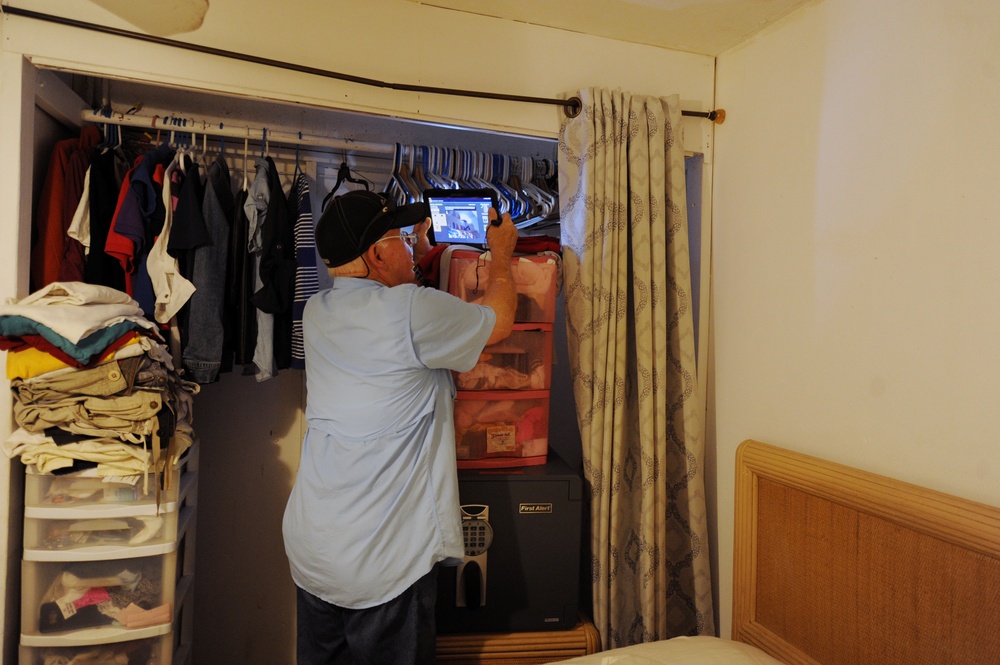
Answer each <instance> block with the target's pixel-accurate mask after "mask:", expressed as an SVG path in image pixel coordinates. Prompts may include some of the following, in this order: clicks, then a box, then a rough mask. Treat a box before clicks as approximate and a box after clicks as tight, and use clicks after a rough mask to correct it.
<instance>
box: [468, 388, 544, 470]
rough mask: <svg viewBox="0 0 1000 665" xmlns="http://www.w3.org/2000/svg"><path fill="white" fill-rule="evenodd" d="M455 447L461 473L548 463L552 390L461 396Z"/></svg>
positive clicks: (491, 392)
mask: <svg viewBox="0 0 1000 665" xmlns="http://www.w3.org/2000/svg"><path fill="white" fill-rule="evenodd" d="M455 444H456V446H457V451H456V452H457V455H456V456H457V458H458V468H460V469H476V468H503V467H513V466H532V465H537V464H545V461H546V457H547V455H548V449H549V391H548V390H525V391H496V392H493V391H482V392H475V391H473V392H459V393H458V394H457V395H456V396H455Z"/></svg>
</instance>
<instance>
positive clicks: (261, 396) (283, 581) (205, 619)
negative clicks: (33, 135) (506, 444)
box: [39, 73, 580, 665]
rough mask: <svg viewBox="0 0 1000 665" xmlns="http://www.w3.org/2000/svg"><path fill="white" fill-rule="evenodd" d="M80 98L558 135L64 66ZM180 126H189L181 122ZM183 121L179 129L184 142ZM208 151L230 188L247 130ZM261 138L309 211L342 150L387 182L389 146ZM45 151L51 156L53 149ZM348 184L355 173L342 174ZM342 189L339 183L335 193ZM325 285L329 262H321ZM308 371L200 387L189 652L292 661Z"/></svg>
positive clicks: (500, 143)
mask: <svg viewBox="0 0 1000 665" xmlns="http://www.w3.org/2000/svg"><path fill="white" fill-rule="evenodd" d="M59 76H60V78H62V79H63V80H64V81H65V82H66V83H67V84H68V85H69V86H70V87H71V88H72V89H73V90H74V91H76V92H77V94H78V95H79V96H80V97H81V99H83V100H84V101H85V102H86V104H87V106H90V107H95V106H98V105H100V104H104V103H109V104H110V105H111V108H112V110H113V112H114V113H116V114H117V113H125V112H127V111H128V110H130V109H132V108H133V107H137V108H138V109H139V111H138V112H139V113H141V114H142V115H143V116H161V117H165V116H172V117H184V118H194V119H197V121H198V122H196V123H195V124H194V125H192V126H193V127H194V131H195V135H196V139H195V140H196V141H197V144H196V145H197V148H196V149H197V150H200V149H201V146H202V140H203V139H202V138H201V136H200V135H198V128H200V127H202V125H201V124H199V123H200V122H201V121H205V122H206V124H207V125H214V126H218V123H223V124H224V125H226V126H233V125H237V126H252V127H267V128H269V129H271V130H274V131H279V132H283V133H292V134H295V133H297V132H302V133H303V134H308V135H322V136H329V137H331V138H335V139H346V140H355V141H360V142H368V143H378V144H385V145H388V146H391V145H393V144H394V143H400V144H403V145H414V146H437V147H455V148H463V149H470V150H476V151H482V152H488V153H496V154H504V155H512V156H522V157H534V158H547V159H550V160H552V161H553V163H554V162H555V161H556V157H557V156H556V150H557V145H556V141H554V140H552V139H548V138H533V137H523V136H513V135H504V134H498V133H491V132H485V131H480V130H468V129H462V128H454V127H442V126H434V125H427V124H421V123H416V122H412V121H408V120H402V119H396V118H386V117H377V116H368V115H362V114H357V113H348V112H340V111H335V110H331V109H321V108H313V107H309V106H305V105H293V104H284V103H277V102H269V101H265V100H259V99H246V98H235V97H228V96H224V95H215V94H207V93H202V92H196V91H191V90H184V89H176V88H166V87H160V86H152V85H148V84H141V83H136V82H131V81H118V80H103V79H95V78H90V77H83V76H80V75H73V74H66V73H60V74H59ZM187 129H190V127H189V128H187ZM184 130H185V128H183V127H179V128H178V129H177V130H176V132H175V137H174V141H175V142H183V141H184V140H185V139H184V137H183V134H181V133H180V132H183V131H184ZM128 132H129V133H131V134H132V135H135V133H137V132H138V133H142V132H145V133H146V134H147V135H148V138H149V140H151V141H153V142H155V141H157V140H159V141H168V140H169V136H168V135H167V134H168V132H166V131H165V130H159V136H157V130H156V129H153V128H150V129H148V130H143V129H138V128H133V129H129V130H128ZM261 138H262V137H260V136H248V137H247V143H248V152H247V156H246V159H247V161H246V164H247V166H246V168H247V169H249V171H250V173H249V176H248V177H249V179H251V180H252V178H253V169H254V159H255V158H258V157H260V156H261ZM206 145H207V149H208V157H209V159H213V158H214V157H215V156H216V155H217V154H219V151H220V150H223V149H224V154H225V155H226V157H227V162H228V165H229V166H230V169H231V173H232V176H233V185H234V189H235V188H236V187H239V186H240V184H241V183H242V180H243V173H244V142H243V141H242V140H237V139H231V138H226V139H224V141H223V140H220V139H219V138H215V137H212V136H208V137H207V143H206ZM266 152H267V154H268V155H270V156H271V157H272V158H273V159H274V161H275V163H276V164H277V166H278V169H279V171H280V173H281V175H282V182H283V184H284V185H285V188H286V191H287V188H288V186H289V185H290V183H291V178H292V174H293V172H294V169H295V163H296V158H298V160H299V163H300V165H301V167H302V170H303V171H304V172H305V173H306V175H307V176H309V177H310V181H311V182H310V185H311V199H312V204H313V205H312V208H313V215H314V221H315V220H316V219H318V216H319V211H320V207H321V203H322V199H323V197H324V196H325V195H326V194H327V193H328V192H329V191H330V189H331V188H332V187H333V186H334V184H335V182H336V180H337V171H338V168H339V166H340V164H341V162H342V161H347V163H348V165H349V167H350V169H351V171H352V173H353V174H355V175H356V176H362V177H364V178H366V179H368V180H370V181H371V182H372V183H373V189H374V190H375V191H383V190H384V189H385V186H386V183H387V182H388V179H389V176H390V174H391V171H392V163H393V160H392V155H391V153H384V152H382V153H380V154H366V153H363V152H357V151H351V150H341V149H325V148H319V147H302V148H300V149H299V151H298V154H296V146H295V145H293V144H289V143H284V142H281V143H278V142H274V141H270V142H268V144H267V147H266ZM39 158H41V159H43V160H45V161H47V155H45V156H44V157H42V156H39ZM349 186H350V187H351V188H355V187H357V185H349ZM343 191H347V187H345V186H342V187H341V188H340V189H339V190H338V193H342V192H343ZM531 232H538V233H546V234H548V235H553V236H556V237H558V225H557V224H556V225H549V226H546V227H544V228H539V229H535V230H532V229H526V230H524V231H522V233H531ZM320 277H321V282H320V286H321V287H322V286H324V283H323V281H322V279H323V278H325V274H323V272H322V271H321V274H320ZM561 320H562V309H561V302H560V310H559V312H558V313H557V329H556V331H555V334H554V338H555V340H556V353H555V358H554V376H553V386H552V388H553V390H552V402H553V404H552V417H553V422H554V423H556V424H557V426H556V427H553V428H552V435H551V436H550V446H551V447H552V448H553V449H555V450H556V452H557V453H559V454H560V455H561V456H563V457H564V459H566V460H567V461H568V462H569V463H570V464H571V465H574V464H575V465H578V464H579V462H580V444H579V435H578V433H576V421H575V409H574V406H573V397H572V392H571V388H570V380H569V376H568V367H567V363H566V362H565V330H564V328H563V329H560V327H559V325H560V324H559V323H558V321H561ZM305 392H306V391H305V380H304V373H303V372H302V371H299V370H281V371H280V372H279V373H278V375H277V376H276V377H274V378H272V379H268V380H266V381H261V382H258V381H256V380H255V378H254V377H253V376H244V375H242V374H241V373H240V371H239V368H236V369H235V370H234V371H233V372H229V373H223V374H221V375H220V378H219V381H217V382H216V383H213V384H209V385H205V386H202V390H201V392H200V394H199V395H198V396H196V398H195V412H194V423H193V424H194V428H195V431H196V434H197V436H198V439H199V441H200V444H201V454H200V466H199V469H200V478H199V503H198V515H197V531H198V546H197V549H196V569H197V571H198V584H197V589H196V592H195V601H194V603H195V611H194V617H195V627H194V663H195V664H196V665H197V664H199V663H203V664H208V663H223V662H245V663H265V662H267V663H280V662H290V657H291V654H292V653H293V647H294V636H295V624H294V620H295V594H294V585H293V583H292V581H291V578H290V575H289V572H288V564H287V560H286V558H285V553H284V546H283V542H282V536H281V517H282V513H283V511H284V507H285V502H286V499H287V497H288V494H289V492H290V490H291V486H292V482H293V479H294V475H295V471H296V469H297V467H298V461H299V446H300V444H301V440H302V436H303V434H304V431H305V423H304V406H305V398H306V394H305Z"/></svg>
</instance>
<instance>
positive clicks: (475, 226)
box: [424, 189, 499, 249]
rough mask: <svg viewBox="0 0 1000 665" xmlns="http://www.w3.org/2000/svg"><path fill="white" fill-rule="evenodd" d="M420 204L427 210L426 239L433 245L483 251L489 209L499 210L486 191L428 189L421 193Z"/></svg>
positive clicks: (490, 193) (494, 195) (492, 192)
mask: <svg viewBox="0 0 1000 665" xmlns="http://www.w3.org/2000/svg"><path fill="white" fill-rule="evenodd" d="M424 201H425V202H426V203H427V207H428V208H429V209H430V214H431V230H430V236H431V238H432V239H433V241H434V242H435V243H451V244H457V245H469V246H470V247H477V248H482V249H486V229H487V228H488V227H489V224H490V218H489V209H490V208H491V207H492V208H493V209H494V210H498V211H499V207H498V206H497V200H496V192H494V191H493V190H490V189H428V190H426V191H425V192H424Z"/></svg>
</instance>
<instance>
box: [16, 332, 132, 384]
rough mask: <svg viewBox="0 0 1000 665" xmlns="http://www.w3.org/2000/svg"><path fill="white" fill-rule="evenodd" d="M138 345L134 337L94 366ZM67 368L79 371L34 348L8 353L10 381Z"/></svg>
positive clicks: (103, 356) (102, 357)
mask: <svg viewBox="0 0 1000 665" xmlns="http://www.w3.org/2000/svg"><path fill="white" fill-rule="evenodd" d="M138 343H139V336H138V335H133V337H132V339H130V340H129V341H128V342H126V343H125V344H122V345H121V346H119V347H117V348H115V349H112V350H111V351H107V352H106V353H104V354H103V355H101V357H100V358H99V359H98V360H97V361H96V362H94V363H92V364H94V365H96V364H98V363H103V362H106V361H108V360H110V359H111V358H113V357H114V355H115V353H117V352H118V350H119V349H122V348H125V347H126V346H130V345H132V344H138ZM67 368H72V369H78V368H76V367H74V366H73V365H69V364H67V363H64V362H63V361H61V360H59V359H58V358H56V357H55V356H54V355H52V354H51V353H47V352H45V351H41V350H39V349H36V348H35V347H33V346H32V347H28V348H25V349H20V350H17V351H8V352H7V378H8V379H31V378H34V377H36V376H41V375H42V374H46V373H48V372H54V371H56V370H57V369H67Z"/></svg>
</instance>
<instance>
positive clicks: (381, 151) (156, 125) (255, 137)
mask: <svg viewBox="0 0 1000 665" xmlns="http://www.w3.org/2000/svg"><path fill="white" fill-rule="evenodd" d="M80 117H81V118H82V119H83V121H84V122H92V123H104V124H111V125H124V126H127V127H137V128H141V129H146V130H149V129H155V130H156V131H160V132H162V131H169V132H177V133H179V134H194V135H196V136H197V135H199V134H208V135H210V136H219V137H225V138H235V139H249V140H250V141H253V142H254V143H261V142H263V141H264V140H266V141H267V142H268V143H272V142H273V143H282V144H286V145H301V146H315V147H320V148H329V149H333V150H343V151H350V152H355V153H357V152H360V153H365V154H370V155H389V156H391V155H392V154H393V153H394V152H395V146H393V145H386V144H384V143H368V142H366V141H352V140H350V139H335V138H332V137H329V136H315V135H309V134H301V135H300V134H298V133H293V132H283V131H280V130H271V129H269V128H266V127H246V126H241V125H226V124H225V123H221V122H219V123H210V122H209V121H207V120H197V119H194V118H180V120H182V124H174V123H173V122H172V120H173V119H175V118H178V116H159V115H154V116H148V115H137V114H131V113H129V114H123V113H112V114H111V116H110V117H109V116H105V115H101V114H100V113H99V112H96V111H91V110H84V111H82V112H81V113H80ZM265 132H266V133H265Z"/></svg>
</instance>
